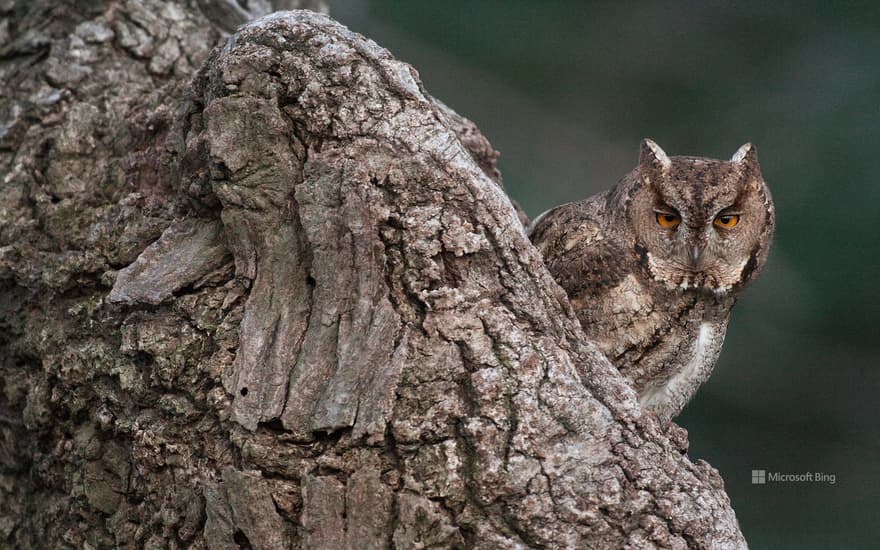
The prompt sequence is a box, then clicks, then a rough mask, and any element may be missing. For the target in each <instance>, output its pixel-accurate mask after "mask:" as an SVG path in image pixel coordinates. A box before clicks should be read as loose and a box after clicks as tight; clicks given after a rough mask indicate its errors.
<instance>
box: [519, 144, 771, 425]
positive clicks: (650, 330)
mask: <svg viewBox="0 0 880 550" xmlns="http://www.w3.org/2000/svg"><path fill="white" fill-rule="evenodd" d="M774 224H775V214H774V207H773V200H772V198H771V197H770V190H769V189H768V187H767V184H766V183H765V182H764V179H763V177H762V176H761V169H760V167H759V165H758V157H757V153H756V151H755V148H754V147H753V146H752V145H751V144H746V145H743V146H742V147H740V148H739V150H738V151H737V152H736V153H735V154H734V155H733V157H732V158H731V159H730V160H729V161H722V160H715V159H709V158H701V157H676V156H674V157H668V156H667V155H666V153H664V152H663V150H662V149H661V148H660V147H659V146H658V145H657V144H656V143H654V142H653V141H651V140H649V139H645V140H644V141H643V142H642V144H641V151H640V155H639V164H638V166H637V167H636V168H635V169H634V170H633V171H632V172H630V173H629V174H627V175H626V176H624V177H623V178H622V179H621V180H620V181H619V182H618V183H617V185H616V186H615V187H613V188H612V189H610V190H608V191H606V192H604V193H600V194H598V195H595V196H593V197H591V198H588V199H586V200H582V201H578V202H572V203H569V204H565V205H562V206H558V207H556V208H553V209H551V210H548V211H547V212H545V213H543V214H541V215H540V216H539V217H538V218H536V219H535V220H534V221H533V222H532V223H531V224H530V225H529V228H528V232H529V237H530V238H531V240H532V242H533V243H534V244H535V245H536V246H537V247H538V249H539V250H540V251H541V253H542V254H543V255H544V260H545V263H546V265H547V267H548V268H549V270H550V272H551V273H552V274H553V277H554V278H555V279H556V281H557V282H558V283H559V284H560V286H562V288H564V289H565V291H566V292H567V293H568V296H569V298H570V299H571V303H572V306H573V307H574V309H575V311H576V312H577V315H578V318H579V319H580V322H581V325H582V326H583V328H584V331H585V332H586V334H587V335H588V336H589V337H590V338H591V339H592V340H593V341H595V342H596V343H598V344H599V347H600V348H601V349H602V351H603V352H604V353H605V355H606V356H607V357H608V358H609V359H610V360H611V362H612V363H614V365H615V366H616V367H617V368H618V369H619V370H620V372H621V373H622V374H623V375H624V376H625V377H626V378H627V379H628V380H629V381H630V383H631V384H632V385H633V387H634V388H635V390H636V393H637V394H638V396H639V401H640V402H641V404H642V405H643V407H645V408H646V409H647V410H649V411H653V412H654V413H656V415H657V416H658V418H659V419H660V421H661V422H662V423H663V424H664V425H665V424H666V423H668V422H669V420H671V419H672V418H674V417H675V416H677V415H678V414H679V413H680V412H681V410H682V409H683V408H684V406H685V405H686V404H687V403H688V401H690V399H691V398H692V397H693V395H694V393H696V391H697V389H698V388H699V387H700V385H701V384H702V383H703V382H705V381H706V379H707V378H708V377H709V375H710V374H711V372H712V369H713V367H714V366H715V361H716V360H717V359H718V355H719V353H720V352H721V345H722V343H723V341H724V335H725V332H726V331H727V321H728V318H729V316H730V310H731V308H732V307H733V304H734V302H735V301H736V296H737V294H738V293H739V292H740V291H741V290H742V289H743V288H744V287H745V286H746V285H747V284H748V283H749V282H750V281H752V280H754V279H755V277H756V276H757V275H758V273H759V272H760V271H761V268H762V267H763V266H764V263H765V261H766V259H767V251H768V249H769V247H770V241H771V240H772V237H773V228H774Z"/></svg>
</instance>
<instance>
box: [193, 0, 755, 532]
mask: <svg viewBox="0 0 880 550" xmlns="http://www.w3.org/2000/svg"><path fill="white" fill-rule="evenodd" d="M195 92H196V102H197V103H198V104H199V105H201V117H202V122H201V124H202V125H201V126H200V127H197V126H194V127H193V128H192V130H191V131H192V132H197V136H196V137H195V138H194V137H193V136H190V137H189V138H188V140H187V142H188V143H189V144H190V147H191V148H200V147H203V148H204V149H205V150H206V151H208V153H209V155H210V159H211V167H210V181H211V185H212V188H213V190H214V193H216V196H217V197H218V198H219V199H220V201H221V203H222V206H223V210H222V214H221V216H222V220H223V223H224V226H225V228H226V232H227V235H228V241H229V246H230V248H231V251H232V253H233V256H234V258H235V262H236V270H237V274H238V275H239V276H241V277H246V278H249V279H252V281H253V286H252V288H251V291H250V295H249V297H248V300H247V304H246V306H245V312H244V319H243V321H242V325H241V333H240V347H239V350H238V353H237V355H236V361H235V365H234V371H233V373H232V375H231V376H230V377H229V378H228V379H227V382H226V387H227V390H228V391H229V392H230V393H232V394H233V395H234V401H233V403H232V410H233V419H234V420H235V421H236V422H238V423H240V424H241V425H242V426H244V427H246V428H247V429H248V430H255V429H257V427H258V426H259V425H260V423H271V422H273V421H278V420H280V423H281V426H282V427H283V429H284V431H285V432H287V433H288V436H286V437H292V441H295V442H299V444H310V443H312V442H317V441H322V440H323V438H326V437H327V436H326V435H322V434H335V437H337V438H338V437H340V436H341V437H342V439H340V440H338V442H337V443H335V444H334V446H333V448H332V450H328V451H326V452H325V453H324V454H323V455H322V456H323V458H321V459H319V460H318V463H319V464H320V463H321V461H322V460H324V461H329V462H330V463H332V467H333V471H336V472H337V473H336V474H334V475H330V476H328V475H316V474H314V473H310V474H307V475H305V476H303V477H302V478H301V480H302V481H301V483H302V498H303V509H302V516H301V521H302V527H303V529H304V531H303V533H302V536H303V543H304V544H305V545H306V546H308V547H319V548H320V547H327V548H341V547H351V548H354V547H360V546H361V543H363V544H366V545H367V546H369V545H370V544H372V543H370V542H368V541H376V542H375V544H376V545H377V546H383V545H384V544H386V543H387V542H391V543H392V544H394V545H395V546H398V547H409V546H410V545H413V544H416V543H418V542H420V543H422V544H437V545H441V546H461V547H486V548H489V547H526V546H535V547H537V546H552V547H615V546H623V545H631V546H632V547H639V548H644V547H651V546H656V547H670V548H674V547H678V548H683V547H685V546H696V547H710V546H711V547H737V546H743V545H744V542H743V539H742V536H741V534H740V532H739V529H738V526H737V523H736V519H735V517H734V515H733V512H732V510H731V509H730V505H729V502H728V500H727V497H726V495H724V492H723V490H722V489H721V484H720V480H719V479H718V477H717V474H716V473H715V472H714V470H712V469H711V468H710V467H708V465H705V464H704V463H698V464H696V465H695V464H693V463H691V462H690V461H689V460H688V459H687V457H685V456H683V455H682V454H681V452H680V451H679V450H678V449H677V448H676V447H675V446H674V445H673V444H671V443H670V442H669V441H668V439H666V436H664V435H662V434H659V433H657V431H656V427H655V425H654V423H653V421H652V420H650V419H647V418H644V417H642V416H641V412H640V410H639V409H638V406H637V405H636V403H635V401H634V398H633V394H632V392H631V391H630V390H629V388H628V387H627V386H626V385H625V383H624V382H623V381H622V379H621V378H620V376H619V375H618V374H617V373H616V371H615V370H614V369H613V368H612V367H611V366H610V365H609V363H608V362H607V361H606V360H605V359H604V358H603V357H601V355H600V354H598V353H597V352H596V351H595V349H594V348H593V347H592V345H590V344H589V343H587V342H585V341H584V337H583V333H582V331H581V330H580V327H579V326H578V323H577V320H576V319H575V318H574V316H573V315H572V312H571V309H570V307H569V305H568V303H567V300H566V298H565V296H564V294H563V293H562V292H561V291H560V289H559V288H558V287H557V286H556V284H555V283H554V282H553V281H552V280H551V279H550V277H549V275H548V274H547V271H546V270H545V268H544V267H543V264H542V262H541V259H540V258H539V256H538V254H537V252H536V251H535V249H534V248H533V247H532V246H531V245H530V244H529V242H528V240H527V239H526V237H525V236H524V234H523V231H522V227H521V225H520V223H519V221H518V219H517V216H516V213H515V210H514V208H513V206H512V205H511V203H510V201H509V199H508V198H507V197H506V196H505V194H504V192H503V190H502V189H501V187H500V186H499V185H497V184H496V183H495V182H493V181H492V179H491V178H490V175H493V174H494V172H493V171H492V170H494V156H493V154H494V152H493V151H492V149H491V147H489V146H488V144H487V142H485V140H484V139H483V138H481V137H477V138H475V137H474V135H473V132H471V133H467V132H463V131H462V130H463V128H464V124H463V123H462V120H461V119H460V118H458V117H454V116H452V115H451V114H450V112H449V110H448V109H446V108H444V107H443V106H442V105H440V104H439V103H437V102H436V101H435V100H433V99H432V98H431V97H430V96H429V95H428V94H427V93H426V92H425V91H424V89H423V88H422V86H421V83H420V82H419V81H418V77H417V75H416V73H415V72H414V71H413V70H412V69H411V68H410V67H409V66H408V65H406V64H404V63H401V62H399V61H397V60H395V59H394V58H393V57H391V55H390V54H389V53H388V52H387V51H386V50H383V49H382V48H380V47H378V46H377V45H376V44H375V43H373V42H371V41H369V40H366V39H364V38H363V37H361V36H359V35H356V34H354V33H351V32H350V31H348V30H347V29H345V28H344V27H342V26H341V25H339V24H338V23H335V22H333V21H332V20H330V19H328V18H326V17H323V16H319V15H315V14H312V13H308V12H289V13H280V14H276V15H273V16H269V17H267V18H264V19H262V20H259V21H257V22H255V23H252V24H250V25H248V26H246V27H244V28H243V29H241V30H240V31H239V32H238V33H237V34H236V35H235V36H233V37H232V38H231V39H230V40H229V42H228V43H227V44H226V45H225V46H224V47H223V48H222V49H219V50H216V51H215V52H214V53H213V54H212V57H211V58H210V59H209V60H208V62H207V63H206V65H205V69H204V70H203V71H202V73H201V75H200V76H199V77H198V78H197V79H196V83H195ZM484 170H485V171H484ZM386 426H387V427H386ZM248 437H249V436H247V435H242V438H243V439H244V440H247V439H248ZM355 456H357V458H355ZM331 457H335V458H331ZM245 458H246V459H249V460H253V461H254V463H257V464H258V463H259V462H260V461H259V460H257V459H256V458H255V457H254V456H248V454H247V453H245ZM357 464H362V465H363V464H369V466H364V467H361V466H357ZM380 472H384V473H383V474H382V476H384V478H385V480H386V481H385V482H383V483H379V481H378V480H380V479H382V478H383V477H382V476H380ZM340 474H341V475H340ZM389 476H390V477H389ZM365 483H366V484H367V486H369V487H371V489H370V490H368V491H365V488H364V487H365V486H364V484H365ZM358 495H364V497H366V498H367V500H366V501H363V502H361V499H362V498H364V497H358ZM392 495H393V497H392ZM388 499H392V500H393V504H392V503H391V501H389V500H388ZM361 505H368V506H370V507H371V508H373V509H375V510H377V512H378V511H380V510H381V511H382V512H381V513H377V515H375V516H373V515H369V514H362V513H361V510H360V506H361ZM343 524H344V525H345V528H344V529H342V530H340V527H342V526H343ZM353 533H359V535H357V536H353ZM381 541H385V542H381Z"/></svg>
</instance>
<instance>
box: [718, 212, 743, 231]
mask: <svg viewBox="0 0 880 550" xmlns="http://www.w3.org/2000/svg"><path fill="white" fill-rule="evenodd" d="M714 223H715V227H721V228H722V229H730V228H731V227H733V226H734V225H736V224H738V223H739V216H738V215H736V214H721V215H720V216H718V217H717V218H715V222H714Z"/></svg>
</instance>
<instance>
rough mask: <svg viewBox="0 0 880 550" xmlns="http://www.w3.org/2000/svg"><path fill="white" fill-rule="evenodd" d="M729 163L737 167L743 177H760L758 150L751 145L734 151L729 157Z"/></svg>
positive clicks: (748, 144)
mask: <svg viewBox="0 0 880 550" xmlns="http://www.w3.org/2000/svg"><path fill="white" fill-rule="evenodd" d="M730 162H732V163H733V164H736V165H737V166H739V168H740V171H741V172H742V173H743V175H760V174H761V167H760V166H759V165H758V150H757V149H755V146H754V145H752V144H751V143H746V144H745V145H743V146H742V147H740V148H739V149H737V150H736V153H734V154H733V156H732V157H730Z"/></svg>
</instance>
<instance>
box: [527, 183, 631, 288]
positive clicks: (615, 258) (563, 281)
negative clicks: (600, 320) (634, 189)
mask: <svg viewBox="0 0 880 550" xmlns="http://www.w3.org/2000/svg"><path fill="white" fill-rule="evenodd" d="M606 199H607V194H606V193H602V194H600V195H596V196H593V197H591V198H589V199H586V200H583V201H578V202H572V203H568V204H563V205H562V206H557V207H556V208H553V209H551V210H548V211H547V212H545V213H543V214H541V215H540V216H538V217H537V218H535V220H534V221H533V222H532V223H531V224H529V228H528V230H529V238H530V239H531V240H532V242H533V243H534V244H535V246H536V247H538V249H539V250H540V251H541V254H543V256H544V263H545V264H546V265H547V267H548V269H549V270H550V273H551V274H552V275H553V278H554V279H556V282H558V283H559V285H560V286H561V287H562V288H564V289H565V291H566V292H567V293H568V296H569V298H571V299H575V298H584V297H587V296H590V295H592V296H596V295H598V294H601V293H602V291H603V290H604V289H607V288H609V287H611V286H614V285H616V284H618V283H619V281H620V280H621V279H622V278H623V277H624V276H625V275H626V273H629V272H630V271H631V269H632V266H630V265H628V264H627V263H626V260H625V259H624V258H622V257H621V254H620V249H621V247H620V245H619V243H617V242H616V240H615V235H612V234H610V232H609V231H608V229H607V228H606V227H607V224H606V223H605V219H606V211H605V208H606Z"/></svg>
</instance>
